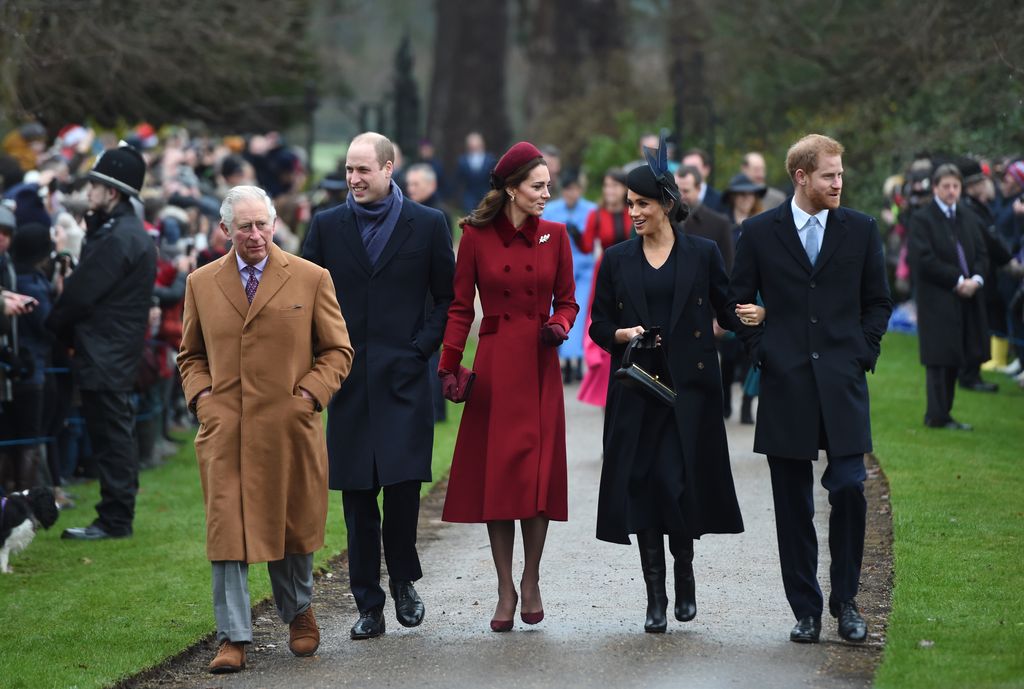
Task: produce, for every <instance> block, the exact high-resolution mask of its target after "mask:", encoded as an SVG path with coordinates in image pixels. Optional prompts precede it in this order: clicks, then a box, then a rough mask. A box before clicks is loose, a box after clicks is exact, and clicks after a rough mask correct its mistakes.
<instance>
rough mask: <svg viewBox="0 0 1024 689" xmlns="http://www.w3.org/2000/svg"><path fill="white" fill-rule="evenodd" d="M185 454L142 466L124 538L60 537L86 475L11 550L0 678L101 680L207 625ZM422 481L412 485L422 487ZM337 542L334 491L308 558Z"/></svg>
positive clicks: (19, 681) (199, 539)
mask: <svg viewBox="0 0 1024 689" xmlns="http://www.w3.org/2000/svg"><path fill="white" fill-rule="evenodd" d="M474 347H475V342H469V343H467V349H469V350H472V349H473V348H474ZM471 358H472V351H470V352H469V353H468V354H467V360H471ZM461 417H462V406H461V405H454V404H450V403H449V405H448V420H447V421H445V422H444V423H441V424H438V425H437V426H436V427H435V433H434V455H433V475H434V479H435V480H436V479H439V478H442V477H444V476H446V475H447V473H448V467H449V465H450V463H451V458H452V451H453V449H454V447H455V436H456V433H457V431H458V426H459V420H460V419H461ZM195 461H196V460H195V453H194V450H193V447H192V445H191V439H189V441H188V442H186V443H184V444H183V445H182V449H181V451H180V452H179V453H178V454H177V456H175V457H174V458H173V459H171V460H169V461H168V463H167V464H166V465H164V466H162V467H160V468H158V469H153V470H149V471H146V472H143V474H142V476H141V481H140V482H141V487H140V491H139V498H138V512H137V515H136V520H135V535H134V536H133V537H132V538H128V539H124V540H116V541H105V542H100V543H82V542H75V541H61V540H60V533H61V531H62V530H63V529H64V528H66V527H69V526H84V525H86V524H88V523H89V522H91V521H92V519H93V517H94V516H95V513H94V511H93V509H92V505H94V504H95V503H96V501H97V500H98V496H99V489H98V486H97V485H96V483H95V482H93V483H90V484H88V485H84V486H75V487H74V488H73V489H72V490H73V492H74V493H75V494H76V495H77V496H78V505H79V506H78V508H77V509H74V510H71V511H68V512H65V513H63V514H62V515H61V517H60V519H59V520H58V522H57V524H56V526H55V527H54V528H52V529H50V530H49V531H44V532H41V533H39V534H38V535H37V536H36V539H35V541H34V542H33V543H32V546H31V547H30V548H29V549H28V550H27V551H25V552H24V553H22V554H21V555H19V556H16V557H14V558H13V561H12V563H11V564H12V567H13V568H14V574H10V575H0V599H2V600H3V601H4V603H3V627H4V632H3V634H0V687H4V688H5V689H42V688H49V687H55V688H56V687H76V688H77V689H86V688H87V687H103V686H107V685H109V684H112V683H113V682H116V681H117V680H119V679H121V678H124V677H126V676H129V675H132V674H135V673H137V672H139V671H141V670H144V669H146V668H149V667H152V666H153V665H156V664H158V663H160V662H161V661H163V660H165V659H166V658H168V657H170V656H173V655H175V654H177V653H178V652H180V651H182V650H184V649H185V648H187V647H188V646H190V645H192V644H194V643H196V642H197V641H199V640H200V639H202V638H203V637H205V636H206V635H207V634H209V633H210V632H212V631H214V622H213V606H212V603H211V602H210V564H209V562H208V561H207V559H206V547H205V541H206V534H205V526H204V523H205V522H204V518H203V503H202V491H201V488H200V485H199V474H198V471H197V469H196V463H195ZM431 485H432V484H431ZM431 485H427V484H425V485H424V487H423V491H424V493H426V492H427V491H428V490H429V489H430V488H431ZM344 548H345V523H344V520H343V516H342V510H341V493H340V492H335V491H332V492H331V493H330V510H329V514H328V518H327V542H326V545H325V547H324V548H323V549H322V550H321V551H320V552H319V553H317V555H316V560H315V566H318V567H319V566H322V565H323V564H324V562H325V561H326V560H327V559H328V558H330V557H333V556H335V555H337V554H338V553H340V552H341V551H342V550H344ZM249 571H250V573H249V587H250V593H251V595H252V600H253V603H254V604H255V603H256V602H258V601H259V600H261V599H263V598H266V597H268V596H269V595H270V583H269V580H268V577H267V574H266V567H265V566H263V565H255V566H253V567H251V568H250V570H249Z"/></svg>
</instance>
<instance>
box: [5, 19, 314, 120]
mask: <svg viewBox="0 0 1024 689" xmlns="http://www.w3.org/2000/svg"><path fill="white" fill-rule="evenodd" d="M308 15H309V0H292V1H290V2H277V1H276V0H176V1H175V2H173V3H160V2H145V3H144V2H139V1H137V0H135V1H129V2H125V1H122V0H78V1H76V2H60V1H57V0H19V1H18V2H13V3H12V2H3V3H0V65H3V67H2V68H0V69H2V74H3V80H2V90H0V107H2V108H3V110H4V111H5V112H7V113H11V114H14V115H16V116H18V115H20V116H27V115H32V116H37V117H41V118H43V119H44V121H47V122H48V123H49V124H50V125H51V126H59V125H60V124H61V123H64V122H68V121H82V120H83V119H85V118H91V119H94V120H95V121H97V122H99V123H100V124H104V125H115V124H118V123H120V122H124V121H126V120H128V121H130V120H137V119H149V120H153V121H156V122H163V121H168V120H177V119H182V118H185V117H195V118H200V119H203V120H204V121H206V122H208V123H210V124H212V125H214V126H216V125H218V124H219V125H223V126H227V127H232V128H242V127H244V126H247V125H262V126H268V125H280V124H281V122H282V118H285V119H287V118H289V117H292V116H295V115H297V114H299V113H301V106H302V91H303V87H304V85H305V83H306V82H307V80H308V79H309V77H310V76H312V75H311V74H310V64H311V61H310V60H309V58H308V55H307V53H306V51H305V49H304V45H305V43H306V41H305V37H306V24H307V21H308V19H307V18H308Z"/></svg>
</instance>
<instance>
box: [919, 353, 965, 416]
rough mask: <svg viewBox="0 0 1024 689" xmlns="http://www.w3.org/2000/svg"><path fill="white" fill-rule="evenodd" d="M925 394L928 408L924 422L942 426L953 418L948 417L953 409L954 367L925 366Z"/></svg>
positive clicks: (955, 371)
mask: <svg viewBox="0 0 1024 689" xmlns="http://www.w3.org/2000/svg"><path fill="white" fill-rule="evenodd" d="M924 372H925V393H926V396H927V398H928V408H927V409H926V410H925V413H924V418H925V421H927V422H929V423H934V424H943V423H946V422H947V421H950V420H951V419H952V418H953V417H951V416H950V415H949V412H950V410H952V409H953V393H955V392H956V373H957V368H956V366H925V367H924Z"/></svg>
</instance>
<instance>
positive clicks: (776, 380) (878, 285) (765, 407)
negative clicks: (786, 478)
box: [731, 201, 892, 459]
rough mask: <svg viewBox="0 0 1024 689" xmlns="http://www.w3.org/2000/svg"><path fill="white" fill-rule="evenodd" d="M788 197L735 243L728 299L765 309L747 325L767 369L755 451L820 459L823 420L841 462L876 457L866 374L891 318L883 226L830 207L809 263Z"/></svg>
mask: <svg viewBox="0 0 1024 689" xmlns="http://www.w3.org/2000/svg"><path fill="white" fill-rule="evenodd" d="M790 204H791V201H787V202H786V203H783V204H782V205H781V206H778V207H776V208H773V209H772V210H769V211H766V212H764V213H761V214H760V215H756V216H754V217H753V218H749V219H748V220H746V221H744V223H743V231H742V234H741V236H740V241H739V244H738V245H737V247H736V263H735V266H734V267H733V272H732V282H731V302H732V303H733V304H734V305H735V304H737V303H752V302H754V300H755V297H756V296H757V294H758V293H760V295H761V298H762V299H763V301H764V305H765V308H766V309H767V317H766V320H765V322H764V323H763V324H762V325H761V326H759V327H756V328H748V327H744V326H741V327H740V330H739V334H740V336H741V337H742V338H743V340H744V342H745V343H746V345H747V348H748V350H749V351H750V354H751V361H753V362H755V364H756V365H757V366H758V367H759V368H760V369H761V399H760V404H759V406H758V410H757V428H756V430H755V432H754V452H759V453H762V454H766V455H771V456H775V457H789V458H795V459H811V458H817V456H818V449H819V448H823V445H822V443H821V441H822V437H821V433H820V432H819V431H820V429H821V427H820V424H819V420H820V422H821V423H823V424H824V430H825V434H826V436H827V440H828V447H827V448H823V449H827V450H829V452H830V453H831V454H833V455H836V456H843V455H856V454H861V453H864V452H870V451H871V410H870V405H869V402H868V384H867V379H866V377H865V373H866V372H867V371H874V368H875V362H876V361H877V359H878V354H879V351H880V346H881V340H882V335H883V334H885V331H886V328H887V326H888V322H889V315H890V314H891V313H892V299H891V297H890V295H889V285H888V282H887V281H886V277H885V258H884V256H883V253H882V242H881V238H880V236H879V233H878V225H877V223H876V222H875V219H874V218H872V217H871V216H868V215H864V214H863V213H858V212H857V211H854V210H850V209H849V208H837V209H836V210H833V211H829V214H828V220H827V222H826V225H825V237H824V240H823V241H822V245H821V251H820V252H819V254H818V260H817V262H816V263H815V265H814V266H813V267H812V266H811V262H810V260H809V259H808V258H807V253H806V251H805V250H804V247H803V244H802V243H801V242H800V237H799V235H798V234H797V230H796V226H795V225H794V223H793V210H792V208H791V206H790Z"/></svg>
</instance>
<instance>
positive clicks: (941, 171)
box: [932, 163, 964, 187]
mask: <svg viewBox="0 0 1024 689" xmlns="http://www.w3.org/2000/svg"><path fill="white" fill-rule="evenodd" d="M943 177H956V178H957V179H958V180H960V184H963V183H964V176H963V175H962V174H961V173H960V168H958V167H957V166H956V165H954V164H953V163H943V164H942V165H940V166H938V167H937V168H935V172H933V173H932V186H933V187H937V186H939V182H941V181H942V178H943Z"/></svg>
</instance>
